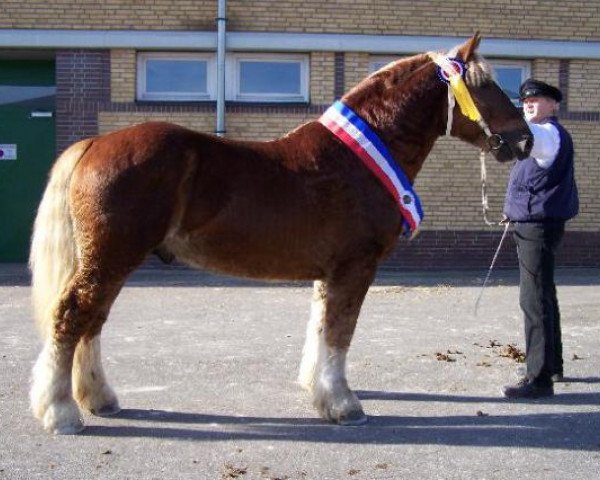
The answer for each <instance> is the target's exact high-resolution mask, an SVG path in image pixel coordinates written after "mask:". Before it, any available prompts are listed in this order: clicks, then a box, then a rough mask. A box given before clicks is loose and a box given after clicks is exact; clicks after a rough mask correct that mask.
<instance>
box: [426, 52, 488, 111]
mask: <svg viewBox="0 0 600 480" xmlns="http://www.w3.org/2000/svg"><path fill="white" fill-rule="evenodd" d="M428 55H429V57H430V58H431V59H432V60H433V61H434V62H435V63H436V64H437V65H439V66H440V68H442V69H443V70H444V72H446V74H447V75H448V78H449V79H450V88H451V89H452V93H453V94H454V96H455V97H456V101H457V102H458V106H459V107H460V111H461V112H462V114H463V115H464V116H465V117H467V118H468V119H470V120H473V121H474V122H479V121H480V120H481V119H482V116H481V113H479V109H478V108H477V106H476V105H475V102H474V101H473V97H471V94H470V93H469V89H468V88H467V85H466V84H465V81H464V80H463V78H462V76H461V75H460V72H457V71H456V70H455V69H454V68H453V66H452V63H450V60H449V59H448V57H446V56H444V55H440V54H438V53H429V54H428Z"/></svg>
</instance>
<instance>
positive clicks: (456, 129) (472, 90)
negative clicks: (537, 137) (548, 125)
mask: <svg viewBox="0 0 600 480" xmlns="http://www.w3.org/2000/svg"><path fill="white" fill-rule="evenodd" d="M479 42H480V37H479V34H475V35H474V36H473V37H472V38H470V39H469V40H467V41H466V42H465V43H464V44H462V45H460V46H459V47H457V48H456V49H454V51H453V52H452V53H450V54H449V55H448V56H449V57H453V56H455V57H456V58H459V59H461V60H462V61H463V62H464V63H465V65H466V66H467V70H466V74H465V79H464V83H465V84H466V87H467V92H468V93H467V94H466V96H467V97H468V96H469V94H470V97H471V98H472V99H473V101H474V104H475V107H476V108H475V111H477V110H478V111H479V112H478V113H479V114H480V116H481V119H480V120H479V121H475V120H472V119H469V118H468V117H467V116H466V115H465V113H464V112H463V110H464V107H463V106H462V105H460V103H461V98H459V95H456V97H457V98H456V100H458V101H457V105H456V107H455V108H453V109H452V110H451V111H450V112H449V115H452V117H451V118H450V119H449V122H451V125H452V126H451V129H450V134H451V135H452V136H455V137H458V138H460V139H462V140H464V141H466V142H468V143H471V144H473V145H476V146H478V147H480V148H482V149H483V150H484V151H486V152H491V153H492V154H493V155H494V156H495V157H496V159H497V160H498V161H500V162H506V161H510V160H513V159H515V158H518V159H523V158H526V157H527V156H528V155H529V152H530V151H531V147H532V145H533V137H532V135H531V132H530V130H529V128H528V126H527V123H526V122H525V120H524V119H523V116H522V114H521V112H520V111H519V109H518V108H517V107H515V106H514V105H513V103H512V102H511V101H510V99H509V98H508V97H507V96H506V95H505V93H504V92H503V91H502V89H501V88H500V87H499V86H498V85H497V84H496V82H495V81H494V79H493V77H492V75H491V67H490V66H489V64H487V63H486V62H485V61H484V60H483V58H482V57H481V56H479V55H478V54H477V47H478V45H479ZM454 53H456V55H454ZM442 68H443V66H442ZM448 88H449V89H451V91H452V88H451V86H450V85H449V86H448ZM459 93H460V92H459ZM467 100H468V98H467ZM451 105H452V99H450V100H449V108H450V107H451ZM449 124H450V123H449Z"/></svg>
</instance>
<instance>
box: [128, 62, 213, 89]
mask: <svg viewBox="0 0 600 480" xmlns="http://www.w3.org/2000/svg"><path fill="white" fill-rule="evenodd" d="M212 63H213V56H212V55H206V54H174V53H140V54H139V55H138V95H137V96H138V100H171V101H177V100H180V101H186V100H210V99H211V98H213V97H214V93H213V92H214V81H213V77H214V75H212V74H211V73H212V72H211V71H212V70H214V67H213V66H212Z"/></svg>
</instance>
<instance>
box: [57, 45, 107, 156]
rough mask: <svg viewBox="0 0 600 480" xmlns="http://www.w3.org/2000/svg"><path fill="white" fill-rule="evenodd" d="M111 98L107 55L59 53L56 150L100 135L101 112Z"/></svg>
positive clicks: (73, 51) (93, 52) (60, 150)
mask: <svg viewBox="0 0 600 480" xmlns="http://www.w3.org/2000/svg"><path fill="white" fill-rule="evenodd" d="M109 98H110V56H109V53H108V52H107V51H97V50H63V51H59V52H57V53H56V149H57V151H58V152H62V151H63V150H64V149H65V148H66V147H68V146H69V145H70V144H71V143H73V142H75V141H77V140H80V139H81V138H85V137H90V136H93V135H96V134H97V133H98V118H97V117H98V108H99V105H100V104H101V103H103V102H106V101H107V100H108V99H109Z"/></svg>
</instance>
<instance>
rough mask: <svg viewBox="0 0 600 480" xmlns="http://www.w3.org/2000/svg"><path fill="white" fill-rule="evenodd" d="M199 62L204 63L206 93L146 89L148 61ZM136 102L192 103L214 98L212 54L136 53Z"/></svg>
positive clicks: (213, 56) (214, 77) (214, 66)
mask: <svg viewBox="0 0 600 480" xmlns="http://www.w3.org/2000/svg"><path fill="white" fill-rule="evenodd" d="M156 59H159V60H160V59H167V60H200V61H206V93H201V94H199V93H196V92H153V93H149V92H148V91H147V89H146V81H147V72H146V62H147V61H148V60H156ZM136 77H137V81H136V87H137V89H136V100H138V101H142V102H194V101H196V102H197V101H211V100H215V98H216V60H215V55H214V54H213V53H209V52H206V53H202V52H188V53H185V52H137V75H136Z"/></svg>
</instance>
